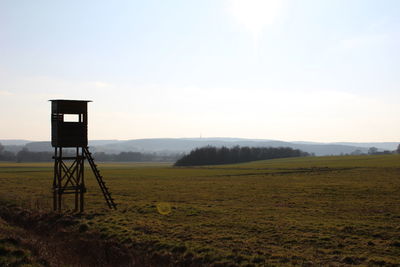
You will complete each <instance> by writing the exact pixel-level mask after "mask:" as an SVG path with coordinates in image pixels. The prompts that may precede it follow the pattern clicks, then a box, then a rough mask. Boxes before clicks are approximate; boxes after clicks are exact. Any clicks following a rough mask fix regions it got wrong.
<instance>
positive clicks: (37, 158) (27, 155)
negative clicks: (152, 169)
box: [0, 144, 182, 162]
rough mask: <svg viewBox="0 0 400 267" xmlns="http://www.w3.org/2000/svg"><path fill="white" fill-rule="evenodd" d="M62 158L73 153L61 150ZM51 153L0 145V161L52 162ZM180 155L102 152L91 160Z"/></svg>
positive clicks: (140, 159) (165, 158)
mask: <svg viewBox="0 0 400 267" xmlns="http://www.w3.org/2000/svg"><path fill="white" fill-rule="evenodd" d="M63 151H64V153H63V155H64V156H67V157H68V156H74V155H75V152H74V150H71V149H65V150H63ZM53 156H54V153H53V152H33V151H29V150H28V149H26V148H24V149H22V150H21V151H19V152H18V153H13V152H10V151H5V150H4V146H2V145H1V144H0V161H13V162H50V161H52V160H53ZM180 157H182V154H158V153H141V152H121V153H118V154H107V153H104V152H97V153H93V158H94V159H95V160H96V161H100V162H149V161H154V162H174V161H176V160H177V159H178V158H180Z"/></svg>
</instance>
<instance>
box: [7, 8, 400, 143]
mask: <svg viewBox="0 0 400 267" xmlns="http://www.w3.org/2000/svg"><path fill="white" fill-rule="evenodd" d="M399 14H400V1H398V0H324V1H321V0H293V1H289V0H287V1H284V0H242V1H240V0H198V1H194V0H193V1H190V0H179V1H178V0H169V1H167V0H158V1H153V0H146V1H142V0H140V1H139V0H138V1H133V0H130V1H99V0H96V1H82V0H80V1H72V0H68V1H50V0H49V1H41V0H35V1H32V0H26V1H22V0H18V1H16V0H0V123H1V124H0V139H15V138H23V139H30V140H48V139H49V138H50V103H49V102H47V100H49V99H61V98H65V99H90V100H93V101H94V102H93V103H90V104H89V107H90V108H89V112H90V113H89V138H90V139H135V138H153V137H199V136H200V135H202V136H203V137H216V136H221V137H222V136H224V137H228V136H230V137H248V138H265V139H279V140H287V141H294V140H309V141H399V140H400V138H399V137H400V106H399V104H398V102H399V101H400V16H399Z"/></svg>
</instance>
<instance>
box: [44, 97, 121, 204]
mask: <svg viewBox="0 0 400 267" xmlns="http://www.w3.org/2000/svg"><path fill="white" fill-rule="evenodd" d="M50 101H51V145H52V146H53V147H54V157H53V158H54V179H53V208H54V210H58V211H61V203H62V196H63V194H75V211H77V210H78V209H79V211H80V212H83V210H84V194H85V192H86V187H85V179H84V162H85V159H87V160H88V162H89V164H90V167H91V169H92V171H93V173H94V176H95V177H96V180H97V182H98V184H99V186H100V189H101V191H102V193H103V195H104V198H105V200H106V203H107V205H108V207H109V208H114V209H116V205H115V203H114V200H113V199H112V198H111V194H110V192H109V191H108V188H107V187H106V185H105V183H104V181H103V177H102V176H101V175H100V171H99V170H98V169H97V165H96V164H95V163H94V159H93V158H92V154H91V153H90V152H89V147H88V135H87V132H88V117H87V103H88V102H91V101H86V100H50ZM63 148H75V151H73V153H72V154H71V152H70V151H69V153H65V154H66V155H63ZM68 162H69V163H68Z"/></svg>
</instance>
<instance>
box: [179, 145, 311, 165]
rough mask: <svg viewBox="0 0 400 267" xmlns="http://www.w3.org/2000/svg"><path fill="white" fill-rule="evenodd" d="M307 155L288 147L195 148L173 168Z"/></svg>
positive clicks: (307, 154)
mask: <svg viewBox="0 0 400 267" xmlns="http://www.w3.org/2000/svg"><path fill="white" fill-rule="evenodd" d="M304 156H310V154H309V153H307V152H303V151H301V150H299V149H293V148H290V147H239V146H235V147H233V148H227V147H221V148H217V147H213V146H207V147H202V148H196V149H194V150H192V151H191V152H190V153H189V154H188V155H185V156H183V157H182V158H181V159H179V160H177V161H176V162H175V166H196V165H216V164H228V163H239V162H248V161H255V160H265V159H276V158H289V157H304Z"/></svg>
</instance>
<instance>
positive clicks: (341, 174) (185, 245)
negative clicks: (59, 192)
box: [0, 155, 400, 266]
mask: <svg viewBox="0 0 400 267" xmlns="http://www.w3.org/2000/svg"><path fill="white" fill-rule="evenodd" d="M100 169H101V172H102V174H103V175H104V177H105V180H106V182H107V184H108V185H109V188H110V190H111V191H112V193H113V195H114V198H115V200H116V202H117V203H118V205H119V206H118V210H117V211H108V210H106V209H105V203H104V200H103V199H102V195H101V194H100V190H99V188H98V187H97V185H96V184H95V180H94V178H93V176H92V175H91V174H90V172H89V170H87V175H86V180H87V185H88V193H87V194H86V203H87V205H86V209H87V211H86V216H83V217H82V218H81V222H80V226H79V227H81V231H97V232H99V233H101V235H102V237H103V238H104V239H110V238H111V239H118V240H120V241H121V242H124V243H126V244H127V245H129V244H134V246H136V247H146V248H148V249H151V250H153V251H157V252H159V253H161V254H163V253H169V252H171V251H172V252H173V253H175V254H180V255H182V257H191V258H192V259H193V260H194V261H195V260H200V259H202V260H203V262H207V261H208V262H220V263H234V264H237V265H248V264H250V265H251V264H253V265H265V264H271V265H279V266H280V265H304V264H306V265H307V264H314V265H315V264H320V265H327V264H336V265H343V264H354V263H358V264H363V265H385V264H388V265H390V264H398V263H399V262H400V156H398V155H385V156H351V157H350V156H346V157H308V158H290V159H277V160H268V161H259V162H250V163H243V164H234V165H220V166H203V167H179V168H174V167H171V165H169V164H151V163H149V164H128V163H126V164H124V163H121V164H100ZM0 184H1V186H0V196H1V198H3V199H6V200H7V201H13V202H16V203H17V204H18V205H22V206H25V207H28V208H31V209H41V210H49V209H50V204H51V184H52V164H42V163H40V164H35V163H32V164H16V163H15V164H10V163H0ZM160 203H162V204H160ZM65 205H66V207H67V208H72V207H73V205H72V202H68V201H67V202H66V203H65ZM160 205H161V206H160ZM157 207H158V209H157ZM160 207H161V211H162V213H168V214H164V215H162V214H160V213H159V211H160ZM163 211H166V212H163Z"/></svg>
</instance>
